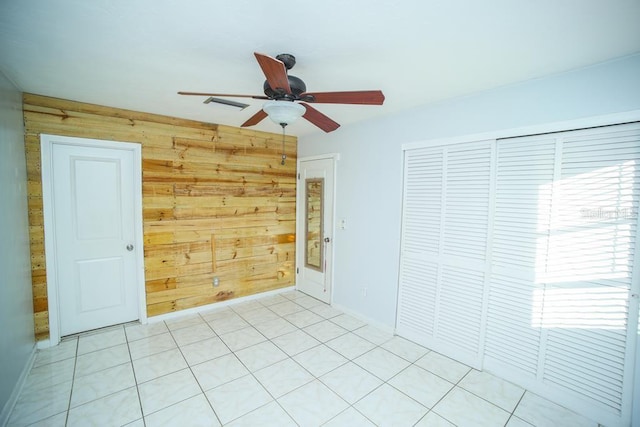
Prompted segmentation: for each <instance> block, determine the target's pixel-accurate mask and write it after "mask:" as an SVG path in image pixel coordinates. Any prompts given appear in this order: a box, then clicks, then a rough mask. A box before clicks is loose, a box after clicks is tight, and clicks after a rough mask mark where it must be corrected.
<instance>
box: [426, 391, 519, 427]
mask: <svg viewBox="0 0 640 427" xmlns="http://www.w3.org/2000/svg"><path fill="white" fill-rule="evenodd" d="M460 408H464V411H461V410H460ZM433 411H434V412H435V413H436V414H438V415H440V416H441V417H442V418H444V419H446V420H447V421H450V422H452V423H453V424H455V425H456V426H459V427H494V426H503V425H505V424H506V423H507V420H508V419H509V416H510V414H509V413H508V412H507V411H505V410H504V409H500V408H498V407H497V406H495V405H493V404H492V403H489V402H487V401H486V400H484V399H481V398H479V397H478V396H476V395H475V394H472V393H469V392H468V391H466V390H464V389H462V388H460V387H455V388H454V389H453V390H451V391H450V392H449V394H447V395H446V396H445V397H444V398H443V399H442V400H441V401H440V402H438V404H437V405H436V406H435V407H434V408H433Z"/></svg>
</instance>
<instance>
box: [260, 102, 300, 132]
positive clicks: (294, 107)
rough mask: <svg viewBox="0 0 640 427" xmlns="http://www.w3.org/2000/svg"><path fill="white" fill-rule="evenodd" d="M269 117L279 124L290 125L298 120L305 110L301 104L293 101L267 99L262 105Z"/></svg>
mask: <svg viewBox="0 0 640 427" xmlns="http://www.w3.org/2000/svg"><path fill="white" fill-rule="evenodd" d="M262 109H263V110H264V112H265V113H267V115H269V118H270V119H271V120H272V121H273V122H274V123H275V124H278V125H280V126H282V125H283V124H284V125H290V124H291V123H293V122H295V121H296V120H298V119H299V118H300V117H302V115H304V113H305V112H306V111H307V109H306V108H304V106H303V105H302V104H297V103H295V102H293V101H284V100H282V101H275V100H273V101H267V102H265V103H264V105H263V106H262Z"/></svg>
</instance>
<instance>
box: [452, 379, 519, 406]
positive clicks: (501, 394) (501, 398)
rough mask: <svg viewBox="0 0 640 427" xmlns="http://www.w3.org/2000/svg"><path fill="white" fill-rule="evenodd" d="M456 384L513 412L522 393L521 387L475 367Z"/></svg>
mask: <svg viewBox="0 0 640 427" xmlns="http://www.w3.org/2000/svg"><path fill="white" fill-rule="evenodd" d="M458 385H459V386H460V387H462V388H464V389H465V390H467V391H470V392H471V393H473V394H475V395H477V396H480V397H482V398H483V399H485V400H488V401H489V402H491V403H493V404H494V405H497V406H499V407H501V408H502V409H504V410H505V411H507V412H513V409H514V408H515V407H516V405H517V404H518V402H519V401H520V399H521V398H522V395H523V394H524V389H523V388H521V387H518V386H517V385H514V384H511V383H510V382H507V381H505V380H503V379H500V378H498V377H496V376H494V375H491V374H489V373H486V372H481V371H476V370H475V369H472V370H471V372H469V373H468V374H467V375H465V377H464V378H463V379H462V381H460V383H458Z"/></svg>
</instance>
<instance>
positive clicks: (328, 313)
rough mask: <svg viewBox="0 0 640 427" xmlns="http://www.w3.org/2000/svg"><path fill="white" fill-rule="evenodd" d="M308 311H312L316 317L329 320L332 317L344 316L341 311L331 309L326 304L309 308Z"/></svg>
mask: <svg viewBox="0 0 640 427" xmlns="http://www.w3.org/2000/svg"><path fill="white" fill-rule="evenodd" d="M309 310H310V311H313V312H314V313H315V314H317V315H318V316H322V317H324V318H325V319H331V318H332V317H336V316H340V315H341V314H344V313H343V312H342V311H340V310H338V309H337V308H333V307H331V306H330V305H328V304H320V305H314V306H313V307H311V308H309Z"/></svg>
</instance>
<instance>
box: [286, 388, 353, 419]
mask: <svg viewBox="0 0 640 427" xmlns="http://www.w3.org/2000/svg"><path fill="white" fill-rule="evenodd" d="M278 402H279V403H280V405H282V407H283V408H284V409H285V411H287V413H288V414H289V415H291V417H293V419H294V420H295V421H296V422H297V423H298V424H299V425H301V426H318V425H321V424H322V423H324V422H326V421H329V420H330V419H331V418H333V417H335V416H336V415H338V414H339V413H340V412H342V411H344V410H345V409H346V408H347V407H348V406H349V405H348V404H347V402H345V401H344V400H342V399H341V398H340V397H339V396H338V395H337V394H335V393H334V392H332V391H331V390H329V388H327V386H325V385H324V384H322V383H321V382H320V381H318V380H315V381H312V382H310V383H308V384H305V385H303V386H302V387H300V388H297V389H295V390H294V391H292V392H290V393H288V394H285V395H284V396H282V397H281V398H280V399H278Z"/></svg>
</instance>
